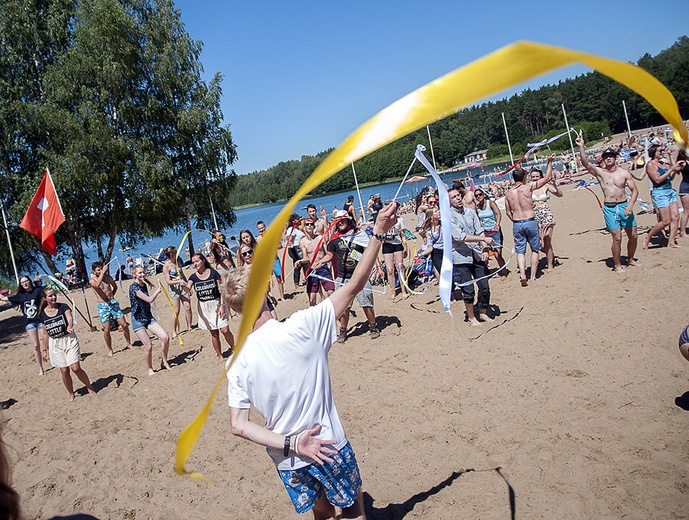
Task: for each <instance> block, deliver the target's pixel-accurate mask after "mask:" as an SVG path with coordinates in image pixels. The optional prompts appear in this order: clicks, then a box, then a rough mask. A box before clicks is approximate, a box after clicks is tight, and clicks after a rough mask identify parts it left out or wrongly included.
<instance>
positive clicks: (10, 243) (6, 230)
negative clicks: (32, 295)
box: [0, 199, 19, 285]
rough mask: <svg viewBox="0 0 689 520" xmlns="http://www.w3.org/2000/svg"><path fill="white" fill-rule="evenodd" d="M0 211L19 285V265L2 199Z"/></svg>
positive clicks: (0, 200)
mask: <svg viewBox="0 0 689 520" xmlns="http://www.w3.org/2000/svg"><path fill="white" fill-rule="evenodd" d="M0 210H1V211H2V223H3V225H4V226H5V234H6V235H7V245H8V246H9V248H10V257H11V258H12V268H13V269H14V277H15V278H16V280H17V285H19V275H18V274H17V263H16V262H15V261H14V251H13V250H12V241H11V240H10V230H9V228H8V227H7V218H5V205H4V204H3V202H2V199H0Z"/></svg>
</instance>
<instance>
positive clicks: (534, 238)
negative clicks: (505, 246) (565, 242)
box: [513, 218, 541, 255]
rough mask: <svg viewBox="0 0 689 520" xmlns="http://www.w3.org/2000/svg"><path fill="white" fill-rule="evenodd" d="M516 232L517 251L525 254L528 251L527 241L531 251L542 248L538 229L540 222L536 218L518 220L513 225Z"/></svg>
mask: <svg viewBox="0 0 689 520" xmlns="http://www.w3.org/2000/svg"><path fill="white" fill-rule="evenodd" d="M513 232H514V248H515V249H516V250H517V253H518V254H520V255H523V254H524V253H526V243H527V242H528V243H529V247H531V251H533V252H538V251H540V250H541V236H540V234H539V231H538V224H537V223H536V219H534V218H529V219H526V220H516V221H515V222H514V227H513Z"/></svg>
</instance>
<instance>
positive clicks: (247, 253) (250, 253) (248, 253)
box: [242, 249, 254, 256]
mask: <svg viewBox="0 0 689 520" xmlns="http://www.w3.org/2000/svg"><path fill="white" fill-rule="evenodd" d="M253 254H254V251H253V249H249V250H248V251H244V252H243V253H242V256H249V255H253Z"/></svg>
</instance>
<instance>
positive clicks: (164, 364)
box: [161, 359, 172, 370]
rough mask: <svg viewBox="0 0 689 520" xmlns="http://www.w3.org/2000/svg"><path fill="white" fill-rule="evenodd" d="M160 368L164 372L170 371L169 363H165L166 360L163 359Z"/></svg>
mask: <svg viewBox="0 0 689 520" xmlns="http://www.w3.org/2000/svg"><path fill="white" fill-rule="evenodd" d="M161 366H162V368H164V369H165V370H172V367H171V366H170V363H168V362H167V359H163V361H162V363H161Z"/></svg>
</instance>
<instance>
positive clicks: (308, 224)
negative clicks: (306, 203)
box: [304, 222, 313, 227]
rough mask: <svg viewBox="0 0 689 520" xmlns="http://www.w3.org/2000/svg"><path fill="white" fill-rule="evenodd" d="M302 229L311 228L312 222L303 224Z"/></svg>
mask: <svg viewBox="0 0 689 520" xmlns="http://www.w3.org/2000/svg"><path fill="white" fill-rule="evenodd" d="M304 227H313V222H306V223H304Z"/></svg>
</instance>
